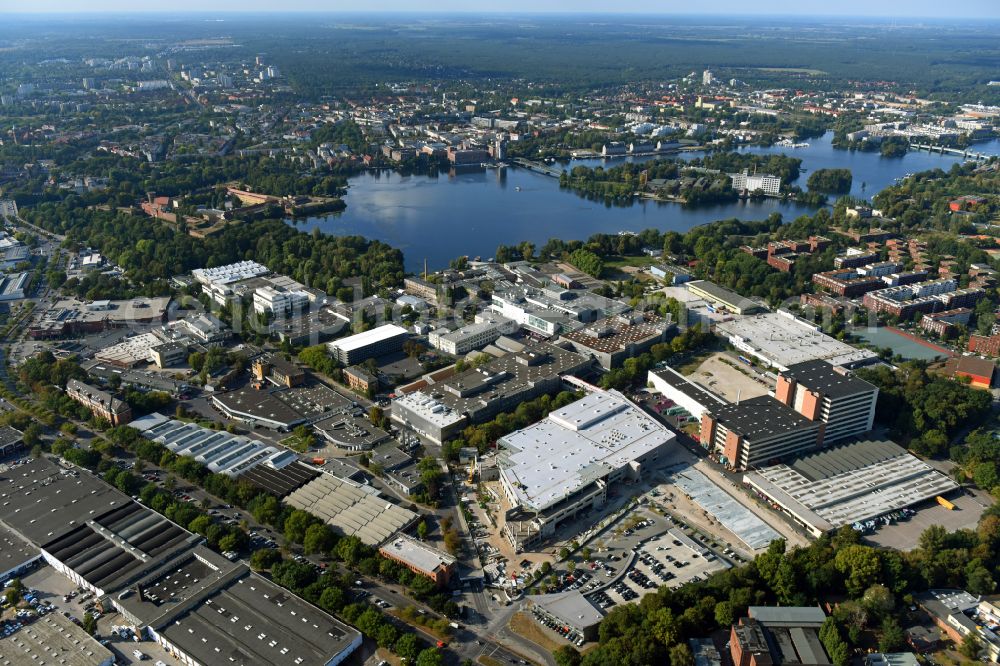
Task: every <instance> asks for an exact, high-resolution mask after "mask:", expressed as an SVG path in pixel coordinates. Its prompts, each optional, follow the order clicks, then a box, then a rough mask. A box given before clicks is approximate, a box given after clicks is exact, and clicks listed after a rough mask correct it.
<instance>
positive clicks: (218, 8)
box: [0, 0, 1000, 21]
mask: <svg viewBox="0 0 1000 666" xmlns="http://www.w3.org/2000/svg"><path fill="white" fill-rule="evenodd" d="M608 5H609V3H607V2H604V1H596V0H578V1H576V2H573V1H571V0H549V1H548V2H530V1H528V0H510V1H509V2H507V3H506V5H505V9H504V10H503V11H482V10H471V9H469V5H468V3H467V2H461V1H458V0H440V1H439V2H437V3H435V5H434V8H433V9H431V10H427V9H423V8H420V7H414V6H413V3H411V2H403V1H400V0H367V1H366V2H365V3H364V4H363V5H362V6H360V7H358V6H350V5H346V3H337V5H336V6H333V7H331V6H330V5H329V3H323V2H318V1H316V0H288V1H286V2H283V3H280V5H276V4H275V3H273V2H266V1H264V0H207V1H204V2H200V1H198V0H174V1H173V2H147V3H145V4H144V5H137V4H136V3H134V2H129V1H127V0H94V1H93V2H75V1H72V2H65V1H60V0H32V1H31V2H30V3H29V2H22V1H21V0H0V13H10V14H160V13H163V14H181V13H198V14H204V13H226V14H229V13H237V14H239V13H266V14H291V13H325V14H347V13H349V14H387V15H389V14H393V13H396V14H406V15H409V14H427V15H440V14H488V15H518V14H550V13H552V14H584V15H586V14H605V15H608V16H614V15H638V16H643V15H645V16H712V17H715V16H762V17H766V16H775V17H782V16H787V17H812V16H814V17H817V18H822V17H838V18H891V19H897V20H903V21H905V20H919V19H927V18H937V19H968V18H977V19H996V18H1000V3H997V2H995V1H994V0H959V1H958V2H953V3H941V2H938V1H935V0H909V1H903V0H888V1H880V2H877V3H872V2H870V1H865V0H843V1H842V2H840V3H837V5H836V6H833V7H832V6H831V5H830V3H827V2H818V1H816V0H801V1H794V0H774V1H772V2H769V3H767V4H766V5H763V6H760V7H758V8H756V9H755V8H754V7H753V6H748V5H747V3H745V2H740V1H737V0H716V2H714V3H712V5H711V6H710V7H705V6H704V5H700V4H694V3H692V4H691V5H681V4H679V3H672V6H670V7H666V8H662V9H657V8H650V7H648V6H644V7H642V8H641V9H636V10H628V9H623V8H622V7H621V6H620V5H618V6H610V7H609V6H608Z"/></svg>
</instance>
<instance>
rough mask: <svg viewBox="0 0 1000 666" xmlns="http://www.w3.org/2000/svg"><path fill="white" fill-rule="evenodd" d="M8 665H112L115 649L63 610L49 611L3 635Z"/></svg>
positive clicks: (0, 658) (2, 658)
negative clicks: (62, 612)
mask: <svg viewBox="0 0 1000 666" xmlns="http://www.w3.org/2000/svg"><path fill="white" fill-rule="evenodd" d="M2 640H3V643H2V645H3V649H2V650H0V652H2V654H0V664H3V665H4V666H44V665H45V664H59V666H112V665H113V664H115V663H116V661H115V655H114V653H113V652H111V650H109V649H108V648H106V647H104V646H103V645H101V644H100V643H98V642H97V639H96V638H94V637H93V636H91V635H90V634H88V633H87V632H86V631H84V629H83V627H81V626H79V625H77V624H76V623H74V622H72V621H71V620H70V619H69V618H67V617H64V616H63V615H62V614H61V613H49V614H47V615H44V616H42V617H39V618H38V619H37V620H35V621H34V622H32V623H31V624H28V625H27V626H24V627H22V628H21V629H20V630H18V631H17V632H15V633H14V634H11V635H10V636H7V637H5V638H2Z"/></svg>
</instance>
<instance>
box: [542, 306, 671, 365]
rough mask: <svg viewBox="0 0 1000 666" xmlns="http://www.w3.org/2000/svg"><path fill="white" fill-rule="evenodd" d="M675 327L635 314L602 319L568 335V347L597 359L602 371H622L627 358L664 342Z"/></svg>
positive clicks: (666, 321) (655, 317)
mask: <svg viewBox="0 0 1000 666" xmlns="http://www.w3.org/2000/svg"><path fill="white" fill-rule="evenodd" d="M671 327H672V325H671V322H670V320H669V319H664V318H663V317H660V316H659V315H656V314H654V313H633V314H631V315H618V316H616V317H608V318H606V319H601V320H600V321H596V322H594V323H592V324H588V325H586V326H584V327H583V328H580V329H577V330H575V331H570V332H567V333H564V334H563V335H562V337H561V338H559V342H561V343H566V344H568V345H569V346H570V347H572V348H573V349H574V350H575V351H576V352H577V353H579V354H580V355H582V356H589V357H590V358H593V359H595V360H596V361H597V362H598V363H599V364H600V365H601V367H602V368H604V369H605V370H610V369H611V368H618V367H621V365H622V363H623V362H624V361H625V359H627V358H632V357H634V356H638V355H640V354H642V353H643V352H646V351H649V348H650V347H652V346H653V345H655V344H657V343H660V342H664V341H666V339H667V332H668V331H669V330H670V329H671Z"/></svg>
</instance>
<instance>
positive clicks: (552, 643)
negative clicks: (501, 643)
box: [510, 612, 566, 652]
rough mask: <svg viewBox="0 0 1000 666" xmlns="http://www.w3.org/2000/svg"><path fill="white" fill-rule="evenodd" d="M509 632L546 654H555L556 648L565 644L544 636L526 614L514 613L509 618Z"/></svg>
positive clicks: (546, 635)
mask: <svg viewBox="0 0 1000 666" xmlns="http://www.w3.org/2000/svg"><path fill="white" fill-rule="evenodd" d="M510 630H511V631H513V632H514V633H515V634H517V635H518V636H521V637H522V638H527V639H528V640H529V641H531V642H532V643H534V644H535V645H537V646H538V647H540V648H543V649H545V651H547V652H555V650H556V649H557V648H560V647H562V646H563V645H566V643H560V642H559V641H557V640H555V639H554V638H552V637H551V636H549V635H548V634H546V633H545V631H543V630H542V628H541V627H539V626H538V624H537V623H536V622H535V621H534V620H533V619H531V616H530V615H528V614H527V613H523V612H521V613H514V616H513V617H512V618H510Z"/></svg>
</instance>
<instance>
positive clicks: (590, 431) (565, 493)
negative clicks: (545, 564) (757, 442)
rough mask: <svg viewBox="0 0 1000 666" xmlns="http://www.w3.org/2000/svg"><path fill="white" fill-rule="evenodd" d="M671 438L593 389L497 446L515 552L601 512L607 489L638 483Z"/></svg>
mask: <svg viewBox="0 0 1000 666" xmlns="http://www.w3.org/2000/svg"><path fill="white" fill-rule="evenodd" d="M674 439H675V435H674V433H673V432H671V431H670V430H668V429H667V428H666V427H665V426H663V425H661V424H660V423H659V422H658V421H656V420H655V419H653V418H652V417H650V416H649V415H648V414H646V413H645V412H643V411H642V410H641V409H639V408H638V407H636V406H635V405H634V404H633V403H631V402H629V401H628V399H626V398H625V396H623V395H622V394H621V393H618V392H617V391H596V392H593V393H590V394H589V395H587V396H585V397H583V398H581V399H580V400H577V401H576V402H573V403H571V404H569V405H567V406H566V407H563V408H561V409H557V410H555V411H552V412H550V413H549V415H548V417H547V418H545V419H543V420H542V421H539V422H538V423H536V424H534V425H532V426H529V427H527V428H524V429H522V430H518V431H516V432H513V433H510V434H508V435H505V436H503V437H501V438H500V439H499V440H498V441H497V447H498V448H499V449H500V453H499V455H498V457H497V460H498V466H499V468H500V484H501V487H502V488H503V492H504V495H505V497H506V499H507V502H508V503H509V504H510V507H511V508H510V509H509V510H508V511H507V512H506V515H505V523H506V525H505V527H504V533H505V536H506V537H507V539H508V540H509V541H510V542H511V545H513V546H514V548H515V550H517V551H521V550H524V549H525V548H526V547H528V546H529V545H531V544H533V543H536V542H538V541H540V540H543V539H545V538H546V537H549V536H551V535H552V534H553V533H554V532H555V530H556V527H557V526H558V525H559V524H560V523H561V522H563V521H564V520H567V519H571V518H574V517H575V516H576V515H577V514H578V513H581V512H585V511H589V510H591V509H600V508H601V507H602V506H604V504H605V503H606V501H607V497H608V488H609V487H610V486H611V485H612V484H614V483H616V482H618V481H622V480H626V479H627V480H631V481H638V480H640V479H641V478H642V475H643V471H644V470H645V469H646V468H648V467H651V466H655V465H656V464H657V462H658V461H660V460H661V459H662V458H663V457H664V456H665V454H666V453H667V448H668V447H669V446H670V445H671V444H672V443H673V441H674Z"/></svg>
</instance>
